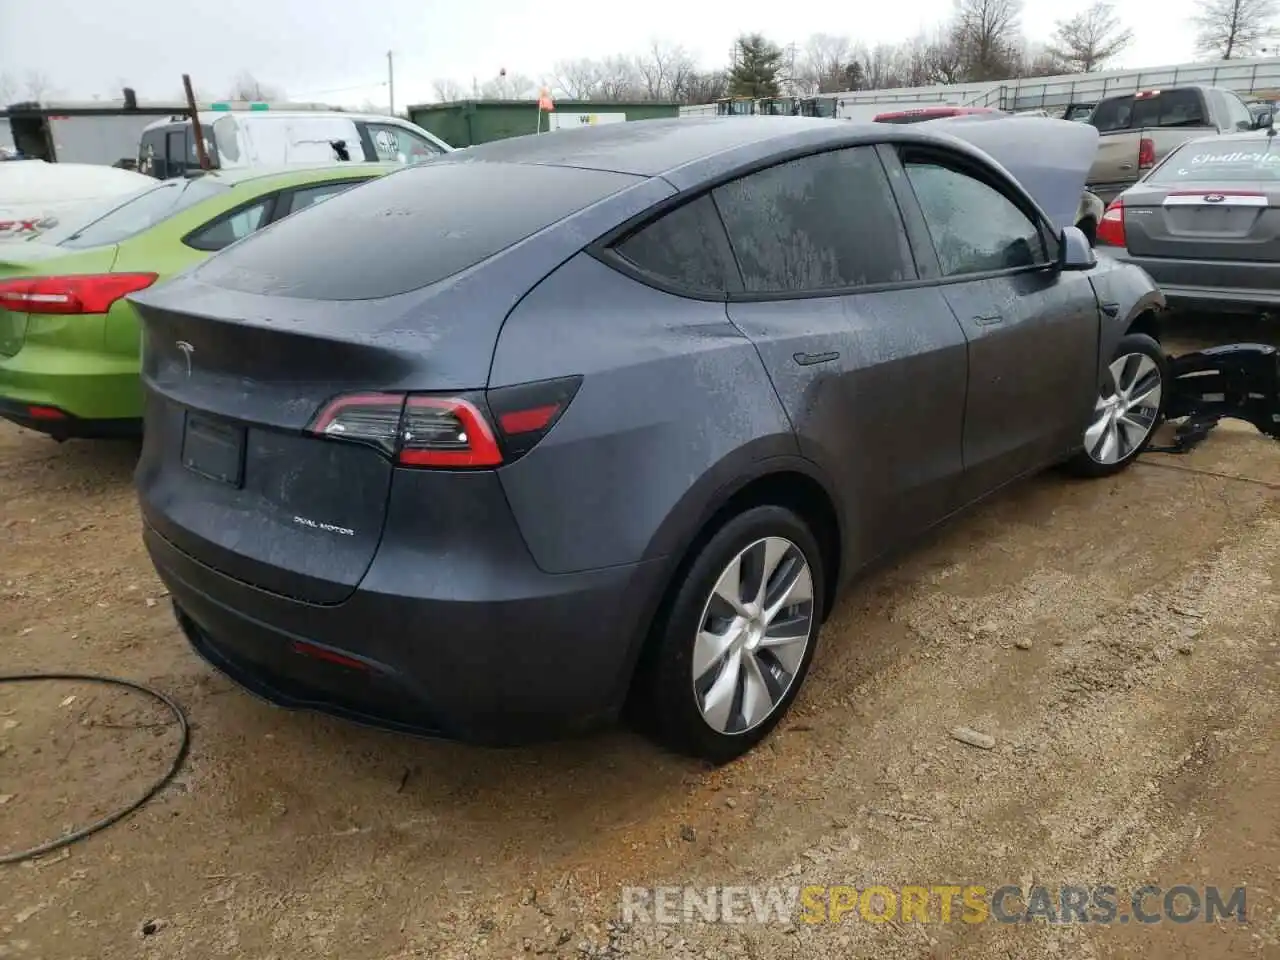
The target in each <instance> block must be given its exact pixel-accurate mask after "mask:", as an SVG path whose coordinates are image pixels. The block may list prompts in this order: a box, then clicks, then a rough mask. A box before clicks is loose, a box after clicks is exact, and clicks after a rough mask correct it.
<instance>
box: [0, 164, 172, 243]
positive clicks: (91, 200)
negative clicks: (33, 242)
mask: <svg viewBox="0 0 1280 960" xmlns="http://www.w3.org/2000/svg"><path fill="white" fill-rule="evenodd" d="M155 185H156V181H155V180H154V179H153V178H152V177H147V176H143V175H142V174H140V173H135V172H134V171H132V170H121V169H119V168H117V167H103V166H99V165H97V164H95V163H46V162H45V161H44V160H5V161H4V162H3V163H0V240H25V239H28V238H30V237H34V236H38V235H39V234H41V233H44V232H45V231H46V230H48V229H49V228H51V227H56V226H57V225H58V221H59V219H62V218H65V217H67V216H71V215H73V214H75V213H76V212H78V211H81V210H85V209H88V208H89V207H92V206H94V205H97V204H103V203H109V202H111V201H112V200H116V199H119V198H123V197H125V196H127V195H129V194H132V193H138V192H139V191H142V190H146V189H147V188H148V187H154V186H155Z"/></svg>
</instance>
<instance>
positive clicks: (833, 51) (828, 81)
mask: <svg viewBox="0 0 1280 960" xmlns="http://www.w3.org/2000/svg"><path fill="white" fill-rule="evenodd" d="M853 62H854V53H853V45H852V44H851V43H850V42H849V38H848V37H840V36H835V35H834V34H830V33H815V34H814V35H813V36H811V37H810V38H809V39H808V40H807V41H806V42H805V45H804V52H803V53H802V54H801V55H800V58H799V62H798V63H797V64H796V69H795V73H794V75H793V77H792V80H793V81H794V82H795V85H796V92H797V93H798V94H800V95H801V96H812V95H813V94H815V93H835V92H836V91H839V90H847V89H849V86H848V82H847V81H848V67H849V64H851V63H853Z"/></svg>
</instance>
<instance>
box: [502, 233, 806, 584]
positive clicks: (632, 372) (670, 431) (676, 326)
mask: <svg viewBox="0 0 1280 960" xmlns="http://www.w3.org/2000/svg"><path fill="white" fill-rule="evenodd" d="M575 374H580V375H582V376H583V377H584V380H583V383H582V387H581V388H580V389H579V391H578V394H577V396H576V397H575V398H574V400H573V402H572V403H571V404H570V406H569V409H568V410H567V411H566V412H565V414H564V416H563V417H562V418H561V420H560V421H559V422H558V423H557V424H556V425H555V427H553V428H552V430H551V432H550V433H549V434H548V435H547V436H546V437H545V438H544V439H543V440H542V442H541V443H540V444H539V445H538V446H537V447H535V448H534V449H533V451H531V452H530V453H529V454H527V455H526V456H525V457H524V458H522V459H521V460H518V461H517V462H515V463H514V464H512V465H510V466H508V467H505V468H503V469H501V470H500V471H499V474H500V476H501V477H502V482H503V487H504V489H505V491H506V494H507V498H508V500H509V502H510V503H511V507H512V509H513V511H514V513H515V516H516V518H517V521H518V523H519V525H520V529H521V532H522V533H523V535H524V538H525V540H526V542H527V543H528V546H529V550H530V552H531V553H532V555H533V557H534V559H535V561H536V562H537V564H538V566H539V567H540V568H542V569H543V570H545V571H547V572H550V573H569V572H573V571H580V570H586V569H591V568H597V567H606V566H612V565H615V564H626V563H634V562H636V561H639V560H642V559H652V558H657V557H663V556H667V555H670V554H672V553H676V552H679V551H681V550H682V549H683V547H684V545H685V544H686V543H687V542H688V540H689V538H690V537H691V536H692V535H693V533H694V532H695V531H696V529H697V527H698V526H699V525H700V523H701V522H702V520H703V519H705V517H706V516H707V514H708V511H709V508H710V507H711V506H712V505H713V504H715V503H716V502H717V500H718V498H719V497H721V496H723V494H724V491H725V490H726V489H731V488H732V487H733V485H734V484H735V482H738V481H739V480H740V478H742V477H743V476H747V475H750V474H751V472H752V470H753V468H754V467H756V465H758V464H760V463H762V462H765V461H769V460H772V459H774V458H779V459H786V458H792V459H796V460H798V459H799V456H798V454H799V450H798V446H797V444H796V440H795V437H794V435H793V433H792V431H791V428H790V424H789V421H788V420H787V417H786V414H785V412H784V411H783V409H782V405H781V403H780V402H779V400H778V397H777V394H776V393H775V392H774V389H773V387H772V385H771V383H770V381H769V379H768V377H767V375H766V374H765V370H764V366H763V364H762V363H761V362H760V358H759V355H758V354H757V352H756V350H755V347H754V346H753V345H752V344H751V342H750V341H749V340H747V339H746V337H744V336H743V335H742V333H740V332H739V331H738V329H737V328H736V327H734V326H733V324H731V323H730V322H729V319H728V316H727V314H726V312H725V306H724V304H723V303H720V302H708V301H698V300H689V299H684V298H681V297H677V296H673V295H671V294H668V293H664V292H661V291H658V290H654V289H651V288H649V287H647V286H645V285H643V284H641V283H639V282H637V281H635V280H632V279H630V278H628V277H625V276H623V275H622V274H620V273H618V272H616V271H615V270H613V269H611V268H610V267H608V266H606V265H605V264H603V263H601V262H600V261H599V260H596V259H595V258H593V257H592V256H590V255H588V254H586V253H581V254H578V255H577V256H575V257H574V258H572V259H571V260H569V261H568V262H567V263H565V264H564V265H563V266H561V267H560V268H559V269H558V270H557V271H555V272H554V273H553V274H551V276H550V277H548V278H547V279H546V280H544V281H543V282H542V283H541V284H540V285H539V286H538V287H537V288H536V289H535V290H534V291H533V292H532V293H530V294H529V296H527V297H526V298H525V299H524V300H523V301H522V302H521V303H520V305H519V306H518V307H517V308H516V309H515V310H514V311H513V312H512V313H511V315H510V316H509V317H508V319H507V321H506V324H505V325H504V326H503V329H502V333H501V335H500V337H499V340H498V344H497V349H496V352H495V355H494V362H493V369H492V373H491V377H490V384H489V385H490V387H491V388H494V387H501V386H507V385H510V384H516V383H524V382H528V381H533V380H542V379H547V378H551V377H560V376H568V375H575Z"/></svg>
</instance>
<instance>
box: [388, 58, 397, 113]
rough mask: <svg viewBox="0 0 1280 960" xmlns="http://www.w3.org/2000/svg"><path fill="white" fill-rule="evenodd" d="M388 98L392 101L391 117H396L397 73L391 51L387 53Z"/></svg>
mask: <svg viewBox="0 0 1280 960" xmlns="http://www.w3.org/2000/svg"><path fill="white" fill-rule="evenodd" d="M387 96H388V98H389V99H390V100H391V116H393V117H394V116H395V115H396V71H395V65H394V64H393V63H392V60H391V51H390V50H388V51H387Z"/></svg>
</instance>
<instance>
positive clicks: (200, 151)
mask: <svg viewBox="0 0 1280 960" xmlns="http://www.w3.org/2000/svg"><path fill="white" fill-rule="evenodd" d="M182 90H183V93H185V94H186V95H187V110H188V112H189V113H190V114H191V136H193V137H194V138H195V143H196V159H197V160H198V161H199V163H200V169H201V170H208V169H209V167H210V163H209V153H208V151H207V150H205V148H204V130H203V129H201V127H200V108H199V106H197V104H196V93H195V90H194V89H192V86H191V74H189V73H184V74H183V75H182Z"/></svg>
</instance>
